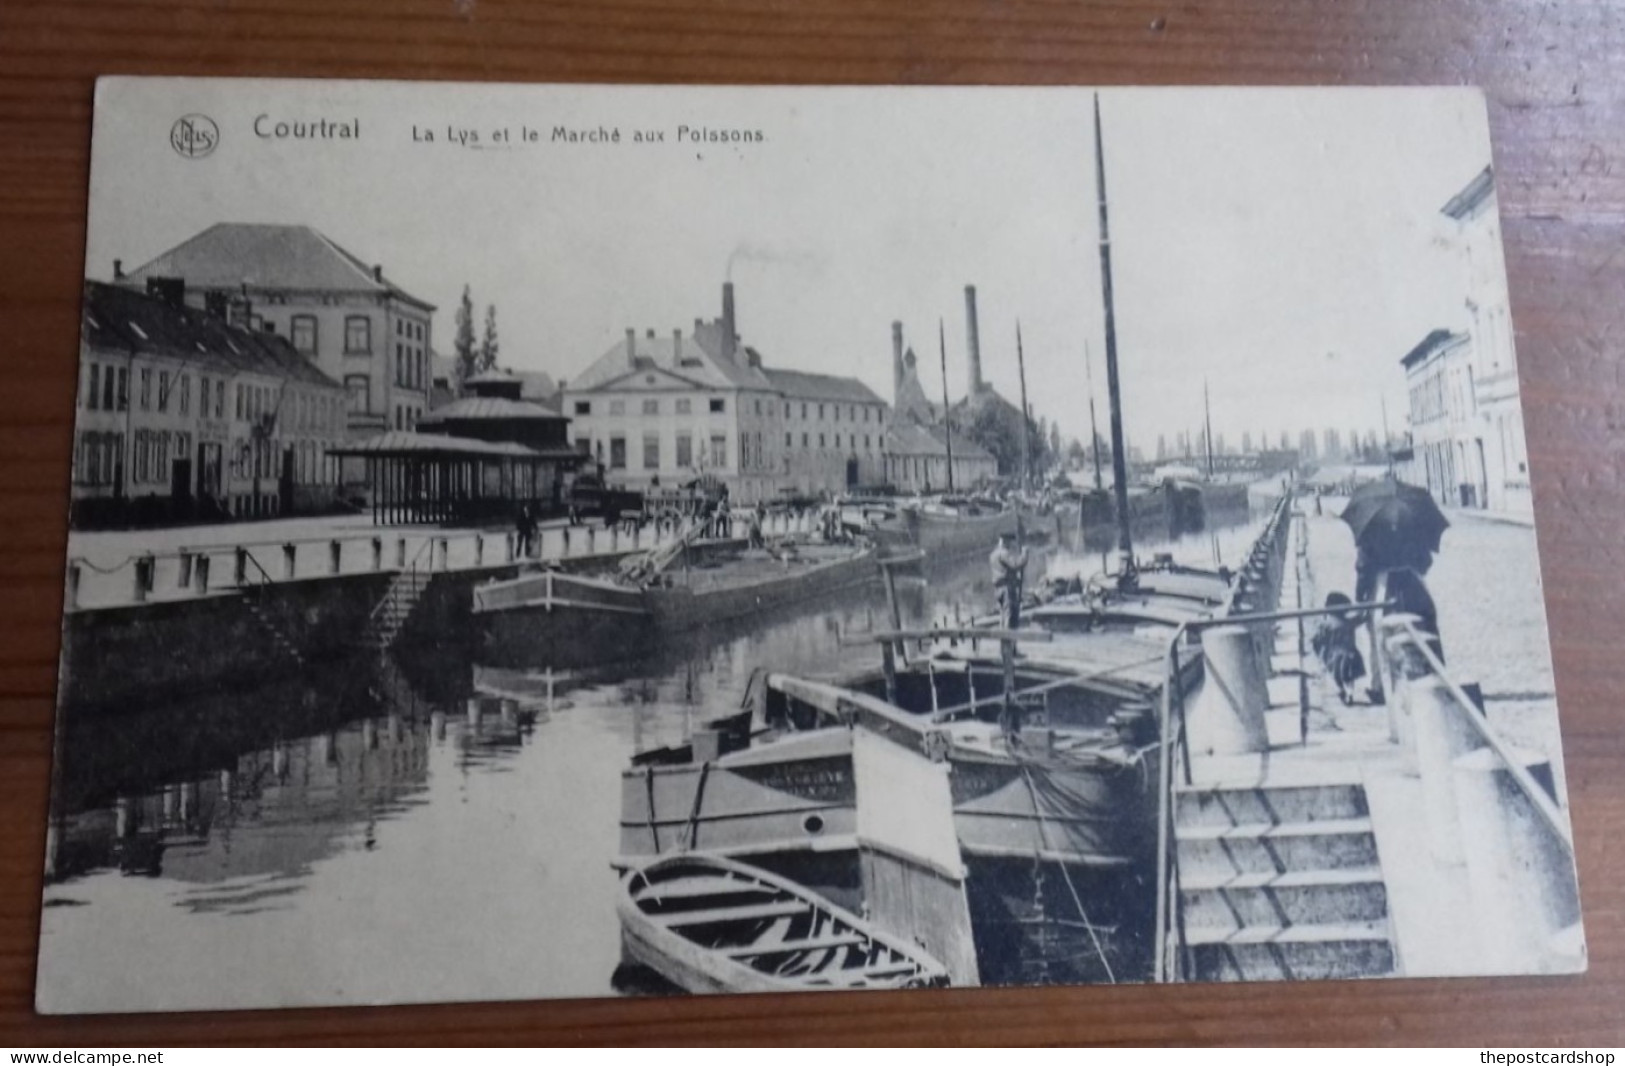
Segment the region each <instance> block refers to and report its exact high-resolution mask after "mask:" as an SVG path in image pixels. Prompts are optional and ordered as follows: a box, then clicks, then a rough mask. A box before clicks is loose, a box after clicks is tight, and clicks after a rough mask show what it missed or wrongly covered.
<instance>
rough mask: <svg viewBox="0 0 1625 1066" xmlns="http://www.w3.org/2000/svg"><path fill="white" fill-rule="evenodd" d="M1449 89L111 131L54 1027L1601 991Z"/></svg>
mask: <svg viewBox="0 0 1625 1066" xmlns="http://www.w3.org/2000/svg"><path fill="white" fill-rule="evenodd" d="M1508 306H1509V302H1508V296H1507V288H1506V279H1505V270H1504V266H1503V261H1502V252H1501V236H1500V223H1499V215H1498V210H1497V205H1496V193H1495V171H1494V167H1493V164H1492V159H1491V152H1490V144H1489V140H1488V136H1487V126H1486V121H1485V113H1484V105H1483V101H1482V98H1481V97H1480V96H1479V95H1478V94H1477V93H1476V92H1473V91H1468V90H1457V89H1393V90H1382V89H1355V90H1283V89H1271V90H1239V89H1238V90H1219V89H1191V90H1156V89H1110V90H1101V91H1098V92H1096V91H1094V90H1090V89H1085V88H1046V89H1036V88H1034V89H1024V88H1008V89H996V88H955V89H947V88H944V89H888V88H841V89H837V88H772V89H767V88H761V89H757V88H665V87H607V86H600V87H586V86H501V85H477V86H476V85H449V84H432V83H422V84H409V83H369V82H324V81H228V80H187V79H140V78H112V79H106V80H103V81H102V82H101V83H100V85H99V86H98V90H97V99H96V115H95V135H94V144H93V165H92V175H91V189H90V205H89V238H88V249H87V254H86V263H85V280H84V314H83V327H82V333H81V341H80V349H79V361H80V375H79V387H78V392H77V399H76V415H77V421H76V427H75V437H74V462H73V485H72V493H71V506H72V522H71V532H70V535H69V539H68V544H67V567H66V579H65V589H64V598H65V617H64V622H63V652H62V669H61V689H60V697H59V700H60V710H59V719H58V727H57V743H56V753H55V760H54V766H55V770H54V788H53V793H52V799H51V817H50V825H49V827H48V831H47V842H46V858H45V861H46V888H45V900H44V903H45V906H44V911H43V915H44V917H43V921H42V928H41V938H40V958H39V978H38V993H37V999H38V1005H39V1007H40V1009H41V1010H43V1011H47V1012H52V1013H60V1012H92V1011H158V1010H193V1009H225V1008H253V1007H279V1006H292V1005H345V1004H377V1003H405V1002H422V1001H437V1000H438V1001H446V1000H476V999H516V998H538V997H552V996H610V995H648V994H681V993H699V992H745V991H779V992H797V991H815V990H852V989H874V990H887V989H891V990H896V989H913V988H926V987H941V986H956V987H959V986H972V985H1011V984H1056V983H1102V984H1103V983H1115V982H1153V981H1155V982H1194V981H1259V980H1300V979H1338V980H1340V979H1352V978H1374V977H1418V976H1449V975H1463V974H1536V973H1558V972H1572V971H1576V970H1580V969H1583V968H1584V967H1585V941H1584V936H1583V933H1582V931H1581V925H1580V913H1579V895H1578V888H1577V885H1576V882H1575V872H1574V858H1573V853H1574V847H1573V842H1572V836H1571V830H1570V825H1569V814H1568V801H1567V795H1566V787H1565V780H1564V774H1563V760H1562V746H1561V742H1560V738H1559V734H1558V720H1557V707H1556V697H1555V694H1554V693H1555V687H1554V683H1553V677H1552V665H1551V657H1550V651H1549V647H1548V643H1547V629H1546V616H1545V610H1544V605H1543V601H1542V595H1541V583H1540V573H1539V562H1538V557H1537V554H1536V549H1535V528H1534V507H1533V503H1532V496H1531V492H1532V487H1531V484H1530V476H1529V464H1528V456H1527V452H1526V448H1525V435H1524V425H1523V417H1522V412H1521V410H1520V398H1519V379H1518V371H1517V365H1516V361H1515V358H1514V353H1513V328H1512V323H1511V321H1510V319H1509V316H1508Z"/></svg>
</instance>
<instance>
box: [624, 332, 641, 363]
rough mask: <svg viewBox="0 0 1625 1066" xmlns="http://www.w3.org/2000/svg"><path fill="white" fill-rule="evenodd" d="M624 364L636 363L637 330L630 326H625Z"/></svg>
mask: <svg viewBox="0 0 1625 1066" xmlns="http://www.w3.org/2000/svg"><path fill="white" fill-rule="evenodd" d="M626 365H627V366H631V367H635V366H637V365H638V331H637V330H635V329H633V328H632V327H631V326H628V327H626Z"/></svg>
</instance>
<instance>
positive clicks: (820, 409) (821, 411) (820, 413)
mask: <svg viewBox="0 0 1625 1066" xmlns="http://www.w3.org/2000/svg"><path fill="white" fill-rule="evenodd" d="M818 420H819V421H820V422H822V421H823V420H824V405H823V404H819V405H818Z"/></svg>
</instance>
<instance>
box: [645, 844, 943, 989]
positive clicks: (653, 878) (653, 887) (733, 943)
mask: <svg viewBox="0 0 1625 1066" xmlns="http://www.w3.org/2000/svg"><path fill="white" fill-rule="evenodd" d="M616 909H617V910H618V911H619V913H620V916H621V938H622V943H623V944H624V946H625V949H626V952H627V954H628V955H630V956H631V957H632V958H634V959H636V960H637V961H638V962H641V963H642V964H644V965H645V966H648V967H649V968H650V969H653V970H655V971H657V972H658V973H659V974H660V975H661V976H663V977H665V978H666V979H667V980H669V981H671V982H672V983H674V984H676V985H678V986H679V987H681V988H684V989H686V990H687V991H689V992H816V991H838V990H843V989H868V988H924V987H931V986H940V985H946V984H947V983H948V971H947V968H946V967H945V966H943V964H942V963H940V962H938V961H937V960H936V959H934V958H932V957H931V956H930V955H928V954H926V952H925V951H924V950H923V949H922V948H920V947H918V946H916V945H913V944H909V943H906V942H905V941H903V940H900V939H898V938H896V937H892V936H888V935H886V934H885V933H882V932H879V931H878V930H876V929H874V928H873V927H871V926H870V925H869V924H868V923H867V922H865V921H864V920H863V919H862V918H859V917H858V916H857V915H855V914H852V913H850V912H848V911H844V910H842V909H840V908H839V907H836V906H835V905H834V904H832V903H829V902H828V901H826V900H823V899H821V898H819V897H818V896H815V895H813V894H812V893H810V892H808V891H807V890H806V889H803V888H801V887H800V886H798V885H795V884H793V883H791V882H789V881H786V880H784V879H783V878H780V877H775V876H774V875H772V874H770V873H768V872H766V871H765V870H759V869H756V868H754V867H750V866H746V865H744V864H743V863H738V862H734V861H732V860H730V859H723V858H720V857H716V856H709V855H702V854H688V855H676V856H673V857H670V858H666V859H658V860H656V861H654V862H652V863H649V864H648V865H647V866H643V867H640V868H638V869H636V870H633V871H631V872H630V873H628V874H627V875H626V876H625V877H623V878H622V879H621V890H620V895H619V896H618V898H617V899H616Z"/></svg>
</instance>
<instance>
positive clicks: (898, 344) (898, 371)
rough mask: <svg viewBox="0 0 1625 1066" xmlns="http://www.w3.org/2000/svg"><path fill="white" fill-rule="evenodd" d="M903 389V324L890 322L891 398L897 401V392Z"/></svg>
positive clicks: (893, 401) (894, 401)
mask: <svg viewBox="0 0 1625 1066" xmlns="http://www.w3.org/2000/svg"><path fill="white" fill-rule="evenodd" d="M902 391H903V324H902V323H901V322H893V323H892V324H891V399H892V403H894V404H895V403H896V402H897V394H898V393H900V392H902Z"/></svg>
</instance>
